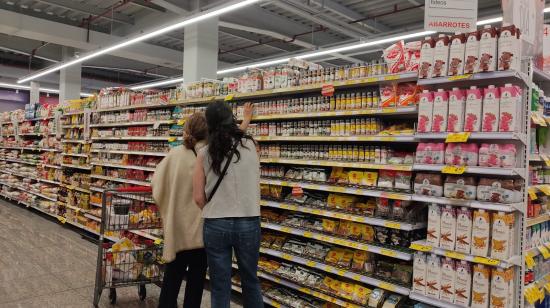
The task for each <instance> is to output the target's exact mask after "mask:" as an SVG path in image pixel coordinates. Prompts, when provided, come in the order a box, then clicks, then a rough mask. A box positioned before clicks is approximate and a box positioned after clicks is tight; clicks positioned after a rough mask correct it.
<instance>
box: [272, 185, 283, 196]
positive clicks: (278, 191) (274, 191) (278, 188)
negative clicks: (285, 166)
mask: <svg viewBox="0 0 550 308" xmlns="http://www.w3.org/2000/svg"><path fill="white" fill-rule="evenodd" d="M282 192H283V187H282V186H275V185H271V187H270V196H271V197H272V198H275V199H281V197H282V195H281V194H282Z"/></svg>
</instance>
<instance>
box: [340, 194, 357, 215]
mask: <svg viewBox="0 0 550 308" xmlns="http://www.w3.org/2000/svg"><path fill="white" fill-rule="evenodd" d="M355 199H356V198H355V197H354V196H350V195H340V198H339V201H340V202H339V203H338V206H337V207H338V208H339V209H342V210H346V211H347V210H349V209H350V208H351V207H352V206H353V203H354V202H355Z"/></svg>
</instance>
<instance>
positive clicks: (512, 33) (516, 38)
mask: <svg viewBox="0 0 550 308" xmlns="http://www.w3.org/2000/svg"><path fill="white" fill-rule="evenodd" d="M520 49H521V41H520V31H519V29H518V28H516V26H514V25H510V24H508V23H503V24H502V28H500V32H499V37H498V70H499V71H505V70H516V71H519V70H520V68H521V52H520Z"/></svg>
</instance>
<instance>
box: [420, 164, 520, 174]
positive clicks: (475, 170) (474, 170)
mask: <svg viewBox="0 0 550 308" xmlns="http://www.w3.org/2000/svg"><path fill="white" fill-rule="evenodd" d="M446 167H454V166H447V165H429V164H414V165H413V170H415V171H437V172H443V173H446V172H444V171H445V170H444V168H446ZM463 168H464V170H463V173H471V174H485V175H503V176H518V175H519V176H523V172H522V171H523V169H520V168H500V167H478V166H464V167H463Z"/></svg>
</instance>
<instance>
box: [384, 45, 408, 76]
mask: <svg viewBox="0 0 550 308" xmlns="http://www.w3.org/2000/svg"><path fill="white" fill-rule="evenodd" d="M403 45H404V43H403V41H398V42H396V43H394V44H392V45H390V47H388V48H386V49H384V52H383V54H382V57H383V58H384V61H385V62H386V63H387V64H388V74H395V73H399V72H402V71H404V70H405V50H404V46H403Z"/></svg>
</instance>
